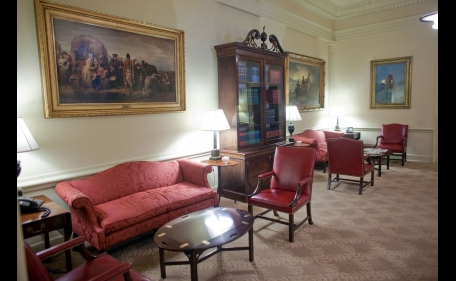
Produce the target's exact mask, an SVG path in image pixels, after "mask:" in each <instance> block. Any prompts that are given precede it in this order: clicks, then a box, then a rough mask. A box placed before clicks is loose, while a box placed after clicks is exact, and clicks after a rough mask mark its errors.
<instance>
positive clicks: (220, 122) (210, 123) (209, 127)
mask: <svg viewBox="0 0 456 281" xmlns="http://www.w3.org/2000/svg"><path fill="white" fill-rule="evenodd" d="M229 128H230V125H229V124H228V121H227V120H226V117H225V113H223V109H215V110H208V111H207V112H206V116H205V117H204V120H203V125H202V126H201V130H203V131H214V149H212V150H211V157H209V160H212V161H217V160H221V159H222V156H220V150H219V148H220V145H219V131H223V130H228V129H229Z"/></svg>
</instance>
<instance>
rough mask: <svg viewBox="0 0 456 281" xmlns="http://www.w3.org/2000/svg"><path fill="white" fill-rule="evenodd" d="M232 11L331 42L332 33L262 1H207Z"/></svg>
mask: <svg viewBox="0 0 456 281" xmlns="http://www.w3.org/2000/svg"><path fill="white" fill-rule="evenodd" d="M209 1H212V2H215V3H218V4H221V5H224V6H227V7H231V8H233V9H236V10H239V11H243V12H246V13H249V14H251V15H255V16H258V17H263V18H264V19H267V20H272V21H274V22H277V23H280V24H282V25H284V26H287V27H290V28H293V29H296V30H298V31H301V32H303V33H307V34H310V35H312V36H315V37H318V38H323V39H325V40H332V38H333V37H334V32H333V31H332V30H330V29H327V28H324V27H322V26H320V25H318V24H315V23H313V22H311V21H309V20H307V19H305V18H302V17H299V16H296V15H294V14H292V13H290V12H287V11H285V10H284V9H281V8H279V7H277V6H274V5H271V4H268V3H266V2H265V1H262V0H209Z"/></svg>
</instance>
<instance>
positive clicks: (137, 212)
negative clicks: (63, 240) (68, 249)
mask: <svg viewBox="0 0 456 281" xmlns="http://www.w3.org/2000/svg"><path fill="white" fill-rule="evenodd" d="M211 172H212V166H211V165H209V164H203V163H201V162H197V161H194V160H189V159H179V160H174V161H170V162H152V161H131V162H126V163H122V164H119V165H117V166H114V167H112V168H109V169H107V170H105V171H102V172H100V173H98V174H96V175H93V176H90V177H88V178H85V179H81V180H73V181H66V182H60V183H58V184H57V185H56V187H55V191H56V193H57V195H58V196H60V198H62V199H63V200H64V201H65V202H66V203H67V204H68V206H69V208H70V212H71V221H72V226H73V232H74V233H75V234H76V235H79V236H85V238H86V239H87V241H88V242H89V243H90V244H92V245H93V246H94V247H95V248H96V249H97V250H98V251H103V250H106V249H107V248H110V247H112V246H114V245H117V244H119V243H121V242H125V241H127V240H129V239H132V238H136V237H138V236H139V235H141V234H146V233H147V232H149V231H152V230H154V229H157V228H159V227H161V226H162V225H164V224H165V223H167V222H169V221H171V220H173V219H175V218H178V217H180V216H183V215H185V214H188V213H191V212H195V211H198V210H203V209H207V208H210V207H215V206H218V197H217V192H216V191H214V190H212V188H211V186H210V185H209V182H208V181H207V175H208V173H211Z"/></svg>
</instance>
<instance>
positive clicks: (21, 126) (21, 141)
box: [17, 116, 40, 195]
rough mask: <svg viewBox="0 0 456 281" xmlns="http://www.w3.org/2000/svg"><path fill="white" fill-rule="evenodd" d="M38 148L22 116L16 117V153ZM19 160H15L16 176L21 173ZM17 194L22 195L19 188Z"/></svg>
mask: <svg viewBox="0 0 456 281" xmlns="http://www.w3.org/2000/svg"><path fill="white" fill-rule="evenodd" d="M38 148H40V147H39V146H38V144H37V143H36V141H35V139H34V138H33V136H32V134H31V133H30V131H29V129H28V128H27V125H25V122H24V120H22V117H19V116H18V117H17V153H21V152H27V151H32V150H37V149H38ZM21 170H22V168H21V161H20V160H17V177H19V175H20V173H21ZM17 192H18V195H22V191H21V190H19V189H18V190H17Z"/></svg>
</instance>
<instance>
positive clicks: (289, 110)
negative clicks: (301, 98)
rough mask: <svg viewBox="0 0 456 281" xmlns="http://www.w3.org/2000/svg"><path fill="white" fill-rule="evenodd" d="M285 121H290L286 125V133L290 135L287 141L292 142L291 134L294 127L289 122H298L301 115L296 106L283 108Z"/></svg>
mask: <svg viewBox="0 0 456 281" xmlns="http://www.w3.org/2000/svg"><path fill="white" fill-rule="evenodd" d="M285 114H286V120H287V121H290V123H289V124H288V132H289V133H290V138H289V139H288V141H289V142H294V138H293V132H294V125H293V122H291V121H300V120H302V119H301V114H299V111H298V107H297V106H296V105H290V106H287V107H286V108H285Z"/></svg>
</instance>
